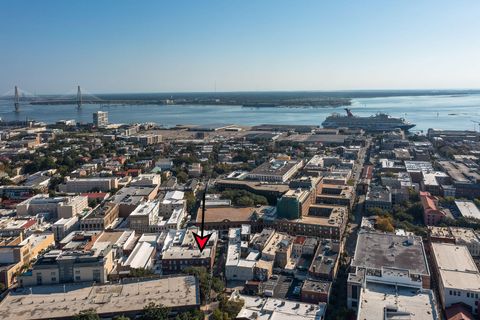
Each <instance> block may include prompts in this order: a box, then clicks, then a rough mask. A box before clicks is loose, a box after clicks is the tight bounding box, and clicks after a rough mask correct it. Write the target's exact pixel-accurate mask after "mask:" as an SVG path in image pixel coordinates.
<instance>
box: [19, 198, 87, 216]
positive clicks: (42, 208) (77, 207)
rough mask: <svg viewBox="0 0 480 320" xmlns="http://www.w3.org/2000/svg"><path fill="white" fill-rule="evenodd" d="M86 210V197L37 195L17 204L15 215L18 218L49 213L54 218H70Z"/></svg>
mask: <svg viewBox="0 0 480 320" xmlns="http://www.w3.org/2000/svg"><path fill="white" fill-rule="evenodd" d="M86 208H88V198H87V197H83V196H76V197H55V198H50V197H49V196H48V195H44V194H39V195H36V196H34V197H32V198H30V199H27V200H25V201H23V202H21V203H19V204H18V205H17V214H18V215H19V216H27V215H31V216H33V215H37V214H39V213H50V214H52V215H53V216H54V217H56V218H71V217H73V216H75V215H77V214H79V213H81V212H82V211H83V210H84V209H86Z"/></svg>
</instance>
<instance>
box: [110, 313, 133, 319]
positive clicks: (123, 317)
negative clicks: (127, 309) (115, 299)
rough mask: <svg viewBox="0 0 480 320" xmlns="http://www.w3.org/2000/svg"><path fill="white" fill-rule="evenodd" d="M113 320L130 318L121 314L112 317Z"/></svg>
mask: <svg viewBox="0 0 480 320" xmlns="http://www.w3.org/2000/svg"><path fill="white" fill-rule="evenodd" d="M113 320H130V318H129V317H127V316H124V315H123V314H122V315H121V316H115V317H113Z"/></svg>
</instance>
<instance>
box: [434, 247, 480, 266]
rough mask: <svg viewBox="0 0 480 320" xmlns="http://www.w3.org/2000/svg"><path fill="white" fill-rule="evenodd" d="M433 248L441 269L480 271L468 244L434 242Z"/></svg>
mask: <svg viewBox="0 0 480 320" xmlns="http://www.w3.org/2000/svg"><path fill="white" fill-rule="evenodd" d="M432 249H433V255H434V257H435V261H436V262H437V266H438V268H439V269H444V270H457V271H468V272H477V273H478V268H477V266H476V264H475V262H474V261H473V258H472V256H471V255H470V252H469V251H468V248H467V247H466V246H462V245H456V244H452V243H441V242H433V243H432Z"/></svg>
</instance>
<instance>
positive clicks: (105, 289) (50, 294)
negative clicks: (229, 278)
mask: <svg viewBox="0 0 480 320" xmlns="http://www.w3.org/2000/svg"><path fill="white" fill-rule="evenodd" d="M64 288H65V292H64ZM158 301H161V303H162V304H163V305H164V306H166V307H169V308H173V309H174V308H177V307H184V306H197V305H199V304H200V294H199V289H198V284H197V281H196V279H195V277H193V276H176V277H168V278H161V279H153V280H149V281H142V282H132V283H125V282H124V283H123V284H112V285H101V286H94V287H92V286H91V285H86V284H66V285H65V286H64V285H55V286H36V287H32V288H24V289H17V290H14V291H11V292H10V293H9V294H8V295H7V296H6V297H5V299H4V300H3V301H2V302H1V303H0V318H1V319H4V320H10V319H11V320H23V319H25V320H27V319H52V318H60V317H72V316H73V315H75V314H78V313H79V312H80V311H83V310H87V309H93V310H94V311H95V312H96V313H99V314H120V313H122V312H130V311H137V310H142V309H143V307H144V306H146V305H147V304H149V303H150V302H155V303H157V302H158Z"/></svg>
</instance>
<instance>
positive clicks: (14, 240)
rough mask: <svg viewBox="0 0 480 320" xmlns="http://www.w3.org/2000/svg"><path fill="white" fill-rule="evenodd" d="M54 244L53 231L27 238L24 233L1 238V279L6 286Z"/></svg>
mask: <svg viewBox="0 0 480 320" xmlns="http://www.w3.org/2000/svg"><path fill="white" fill-rule="evenodd" d="M54 244H55V241H54V238H53V234H52V233H43V234H32V235H30V236H29V237H28V238H26V239H24V238H23V234H20V235H17V236H8V237H2V238H0V281H1V283H2V284H3V285H4V286H5V288H9V287H10V286H11V285H12V284H13V283H14V281H15V275H16V274H18V273H19V272H20V271H21V270H22V268H23V267H24V266H25V265H28V264H29V263H30V262H31V261H32V260H33V259H36V258H37V256H38V255H39V254H40V252H42V251H43V250H46V249H47V248H48V247H50V246H53V245H54Z"/></svg>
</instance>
